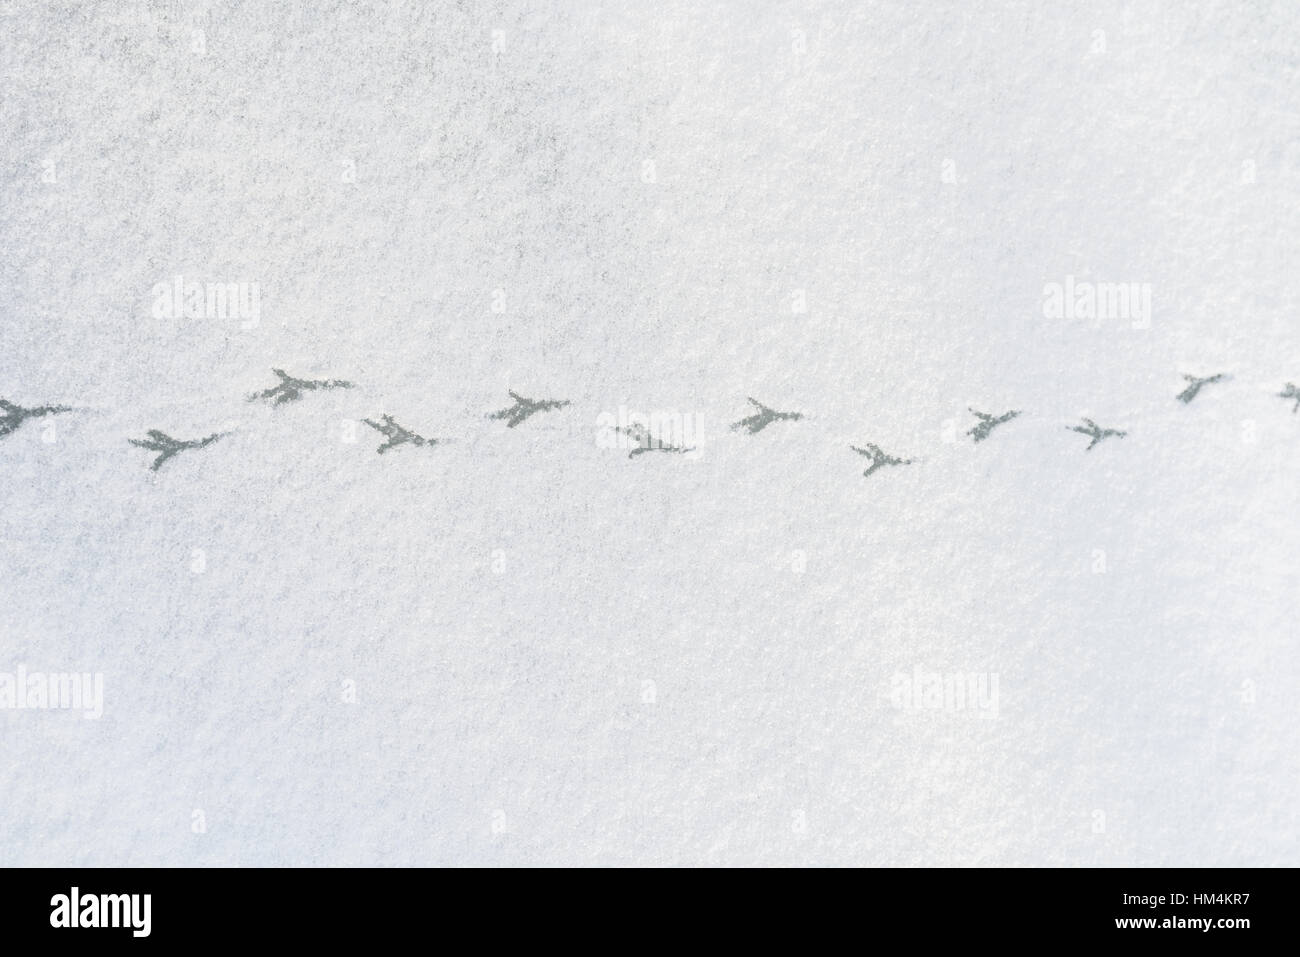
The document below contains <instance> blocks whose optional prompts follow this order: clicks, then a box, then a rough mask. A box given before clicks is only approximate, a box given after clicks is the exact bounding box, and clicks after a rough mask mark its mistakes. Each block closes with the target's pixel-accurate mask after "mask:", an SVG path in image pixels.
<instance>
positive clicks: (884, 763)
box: [0, 0, 1300, 866]
mask: <svg viewBox="0 0 1300 957" xmlns="http://www.w3.org/2000/svg"><path fill="white" fill-rule="evenodd" d="M1298 37H1300V8H1297V7H1296V6H1295V5H1294V4H1292V3H1286V2H1276V3H1268V2H1261V3H1253V2H1244V0H1242V2H1208V0H1203V2H1187V0H1179V2H1167V3H1150V4H1146V3H1143V4H1120V3H1107V2H1102V3H1096V4H1086V5H1069V4H1056V3H1047V2H1041V0H1040V2H1028V3H1026V2H1019V3H1018V2H1005V3H996V4H994V3H989V4H978V3H967V2H962V3H957V2H952V3H937V2H926V3H912V2H882V3H860V2H839V0H834V2H817V0H812V2H809V0H801V2H743V3H742V2H739V0H736V2H728V3H706V4H701V3H685V2H672V0H670V2H667V3H654V4H644V3H630V2H610V3H593V2H585V0H577V2H558V0H557V2H552V3H537V2H488V3H452V2H447V0H439V2H434V3H428V4H420V3H415V2H376V3H352V2H349V3H338V2H319V3H312V4H304V3H300V2H291V3H286V4H271V3H264V2H258V0H247V2H218V3H210V4H207V3H202V2H199V3H179V2H166V0H164V2H129V0H118V2H112V3H108V2H105V3H98V4H84V3H72V2H58V0H52V2H42V3H36V2H28V0H23V2H16V0H9V2H6V3H3V5H0V73H2V77H0V80H2V82H3V108H2V112H0V188H2V189H3V193H2V194H0V323H2V327H0V333H2V341H0V396H2V397H3V398H5V399H6V400H7V401H9V402H11V403H15V404H17V405H18V406H21V407H23V408H33V409H34V408H41V407H55V408H57V407H58V406H68V407H70V408H71V411H60V412H51V413H49V414H46V415H43V416H41V417H39V418H37V417H32V418H31V419H30V420H24V421H21V422H20V423H18V425H17V427H15V428H14V429H13V430H12V431H10V432H9V433H8V434H6V435H4V436H3V437H0V469H2V470H3V474H4V482H3V493H0V494H2V498H0V555H3V577H2V579H0V581H2V586H0V672H8V673H13V672H15V671H16V669H17V668H18V667H19V666H20V665H22V666H25V667H26V668H27V669H29V670H42V671H47V672H59V671H63V672H86V673H101V674H103V676H104V701H103V716H102V718H100V719H99V720H86V719H84V717H83V716H82V715H81V714H78V713H76V712H75V711H69V710H57V709H47V710H33V709H16V708H15V709H5V710H0V849H2V850H0V863H4V864H25V865H287V864H298V865H361V864H382V865H414V864H445V865H469V864H477V865H534V864H566V865H632V864H639V865H684V864H726V865H778V864H782V865H784V864H791V865H802V864H817V865H839V864H862V865H1112V864H1116V865H1140V866H1150V865H1280V864H1289V865H1297V864H1300V823H1298V821H1297V813H1298V811H1297V808H1300V748H1297V746H1296V742H1297V734H1298V732H1300V721H1298V720H1297V708H1298V704H1297V693H1298V692H1300V652H1298V651H1297V637H1298V635H1297V627H1298V625H1297V623H1298V622H1300V588H1298V586H1300V560H1298V559H1300V525H1298V523H1297V507H1298V506H1300V482H1298V481H1297V477H1298V476H1300V414H1296V413H1293V411H1292V405H1293V404H1294V403H1293V402H1291V401H1290V400H1288V399H1284V398H1282V397H1281V395H1282V393H1283V392H1284V390H1285V388H1286V384H1287V383H1288V382H1291V383H1295V382H1300V322H1298V319H1297V317H1300V247H1298V245H1297V227H1296V209H1297V208H1298V207H1300V40H1298V39H1297V38H1298ZM176 276H183V277H184V280H183V282H184V283H185V284H189V283H213V284H217V283H221V284H233V283H249V284H252V283H256V284H257V286H256V289H257V291H258V295H259V297H260V299H259V308H258V316H257V318H256V320H253V319H249V318H246V317H245V318H241V317H239V316H235V317H231V316H225V317H222V316H220V315H215V316H214V315H211V314H209V315H205V316H203V317H199V318H187V317H186V316H185V315H184V314H182V315H171V316H168V315H165V314H160V312H161V313H165V312H166V310H165V309H163V308H161V307H160V306H159V298H160V297H159V294H158V293H157V291H156V289H155V287H157V286H159V284H163V285H164V286H166V285H167V284H170V283H172V282H173V279H174V277H176ZM1067 277H1073V279H1072V280H1071V281H1072V282H1075V283H1109V282H1115V283H1120V282H1122V283H1135V284H1142V285H1145V286H1146V287H1148V288H1149V290H1150V295H1151V311H1150V316H1149V319H1148V320H1146V321H1143V320H1142V319H1141V317H1138V318H1137V319H1133V318H1130V317H1125V316H1120V317H1118V318H1115V317H1110V318H1105V319H1079V318H1073V319H1071V318H1048V317H1047V316H1046V315H1045V312H1047V311H1049V310H1046V309H1045V298H1046V294H1045V287H1047V286H1048V285H1049V284H1052V283H1058V284H1065V283H1066V282H1067ZM162 298H164V299H165V298H166V297H165V296H164V297H162ZM272 369H281V370H284V371H285V372H286V373H287V374H288V375H289V376H293V377H298V378H301V379H303V380H322V381H326V382H328V381H330V380H341V381H345V382H347V383H351V387H343V386H339V387H331V388H320V389H316V390H311V391H302V392H301V394H300V395H298V396H297V397H296V398H294V399H293V400H291V401H284V402H282V403H279V404H277V403H276V402H275V401H274V399H269V400H268V399H255V400H254V401H250V396H254V395H256V394H257V393H259V392H263V391H266V390H270V389H273V388H274V387H275V385H276V382H277V379H276V376H275V375H274V374H273V373H272V371H271V370H272ZM1220 373H1223V374H1225V378H1223V379H1222V380H1218V381H1215V382H1213V383H1210V384H1206V385H1205V386H1204V387H1203V388H1201V389H1200V390H1199V394H1197V395H1196V396H1195V397H1194V399H1193V400H1192V401H1181V400H1180V398H1179V396H1180V393H1182V391H1183V390H1184V389H1186V388H1187V387H1188V383H1189V382H1190V381H1191V380H1189V379H1186V378H1184V377H1185V376H1193V377H1197V378H1205V377H1210V376H1214V375H1218V374H1220ZM510 391H513V392H515V393H516V395H517V396H522V397H524V398H525V399H526V400H529V401H534V402H539V403H540V402H556V403H561V402H567V403H568V405H562V406H557V407H548V408H546V409H543V410H540V411H537V412H536V413H535V414H530V415H529V416H528V417H527V418H526V419H524V420H522V421H520V422H519V423H518V425H517V427H515V426H514V424H513V420H512V422H511V423H507V422H506V421H502V420H501V419H493V418H491V417H490V416H491V415H492V414H493V413H496V412H500V411H501V410H503V409H510V408H512V401H513V400H512V397H511V396H510V395H509V392H510ZM749 397H753V398H754V399H755V400H757V402H758V403H762V404H763V405H764V406H766V407H768V408H770V409H772V410H778V411H781V412H798V413H800V414H801V415H802V418H800V419H778V420H773V421H770V422H766V423H765V424H764V425H763V427H762V428H761V429H760V430H759V431H756V432H753V434H751V433H750V430H749V429H748V428H743V427H742V428H739V429H733V428H732V426H733V425H734V424H736V423H739V422H742V421H743V420H744V419H745V418H746V417H747V416H751V415H754V414H755V409H756V406H755V405H753V404H750V403H749V402H748V401H747V399H748V398H749ZM620 409H623V410H624V418H619V416H620ZM970 409H976V410H979V411H981V412H983V413H985V414H987V415H990V416H1001V415H1003V414H1004V413H1006V412H1008V411H1011V410H1018V411H1019V412H1020V414H1019V415H1018V416H1015V417H1013V418H1010V419H1008V420H1007V421H1004V422H1002V423H1000V424H998V425H997V426H996V428H994V429H992V430H991V431H990V432H989V434H988V435H987V437H986V438H985V439H984V440H983V441H980V442H978V443H976V442H975V441H974V440H973V439H972V437H971V435H970V434H969V430H971V429H972V428H973V427H976V426H977V425H978V423H979V422H980V420H979V419H976V417H975V416H974V415H973V414H972V413H971V411H970ZM627 410H631V411H639V412H643V413H647V414H648V413H667V412H672V411H676V412H679V413H682V414H684V415H688V416H690V417H691V418H690V419H689V421H690V422H691V423H692V424H693V425H695V426H698V428H694V429H693V430H692V433H691V434H690V435H689V436H688V438H689V439H690V440H691V441H689V442H684V443H678V444H677V446H675V447H674V449H675V450H678V449H679V450H683V451H684V450H685V449H686V448H687V447H691V448H693V449H694V451H691V452H686V453H685V454H675V455H632V454H630V453H629V448H630V449H632V450H635V448H636V446H635V445H631V444H630V443H629V442H628V441H627V437H628V435H629V434H632V435H635V434H639V433H637V429H636V428H635V420H628V419H627V418H626V412H627ZM383 416H390V417H391V419H384V418H383ZM602 416H603V418H602ZM366 419H369V420H371V422H372V423H374V427H373V428H372V427H371V426H368V425H367V424H366V423H365V421H364V420H366ZM1085 419H1088V420H1092V421H1093V422H1095V423H1096V424H1097V426H1098V427H1099V428H1102V429H1115V430H1118V431H1123V432H1125V433H1127V434H1126V435H1124V436H1123V437H1113V436H1112V437H1108V438H1106V439H1105V440H1104V441H1101V442H1098V443H1097V444H1096V446H1095V447H1093V448H1091V449H1090V450H1086V449H1087V447H1088V441H1087V438H1086V436H1085V435H1079V434H1075V433H1074V432H1072V431H1071V429H1072V428H1075V427H1082V426H1081V423H1082V422H1084V420H1085ZM390 422H391V423H392V424H394V426H395V427H397V424H400V429H401V430H402V432H401V433H399V432H397V431H394V432H391V433H389V432H385V433H384V434H381V432H380V431H376V429H380V427H381V426H382V425H387V424H389V423H390ZM629 422H631V424H629ZM613 427H618V428H625V427H626V428H627V430H628V431H627V432H622V431H620V432H614V431H613ZM150 430H156V431H158V432H159V433H161V434H162V435H163V437H164V438H166V439H169V440H175V441H176V442H180V443H192V444H191V445H189V446H186V447H184V448H182V449H181V450H180V451H179V454H176V455H174V456H173V457H170V458H168V459H167V460H166V461H165V462H164V463H163V464H162V466H161V467H160V468H159V469H158V470H157V471H153V470H151V469H150V465H151V463H152V462H153V460H154V458H155V455H154V453H153V452H152V451H149V450H147V449H142V448H139V447H136V446H133V445H132V444H131V443H130V440H132V439H134V440H138V441H148V440H147V439H145V437H146V436H148V435H149V433H150ZM406 432H409V434H411V435H414V436H416V437H418V438H424V439H427V440H428V441H427V442H425V443H424V444H422V445H421V444H419V443H416V442H414V441H413V440H410V441H406V440H404V441H403V442H402V443H401V444H398V445H395V446H392V447H390V448H388V449H387V450H386V452H385V454H382V455H379V454H376V451H377V448H378V447H379V446H380V445H382V444H384V439H385V435H387V436H388V437H389V438H390V439H391V438H394V437H399V438H400V436H401V435H402V434H405V433H406ZM214 435H220V439H219V440H213V441H212V442H210V443H209V444H207V445H205V446H200V445H198V443H200V442H202V440H204V439H206V438H207V437H209V436H214ZM611 437H613V438H615V439H618V440H620V442H619V443H614V442H611V441H609V439H610V438H611ZM435 440H436V441H435ZM611 445H614V446H615V447H610V446H611ZM854 447H856V448H857V449H865V450H868V453H863V454H870V455H874V454H875V453H870V452H869V450H870V449H872V448H874V449H875V450H876V452H879V453H880V454H881V455H884V456H887V457H889V458H895V459H898V460H900V461H899V463H898V464H897V465H896V466H893V467H888V468H879V469H878V470H876V471H873V472H872V474H870V475H868V476H864V474H863V473H864V469H866V468H869V467H870V466H871V463H872V459H871V458H864V457H863V454H860V453H859V452H857V451H855V450H854ZM917 669H923V670H924V674H941V675H960V676H968V677H971V680H972V681H976V680H978V681H979V682H982V683H983V684H982V687H984V688H985V689H986V690H988V689H989V688H992V687H995V688H996V690H997V696H996V707H995V708H990V707H987V704H988V702H987V701H985V702H983V703H982V704H981V703H980V702H979V701H978V700H976V701H975V702H974V703H972V702H971V701H967V702H966V704H965V706H964V707H959V706H957V704H953V705H952V706H951V707H948V706H945V707H932V706H929V705H926V704H924V703H923V696H922V695H920V694H917V695H915V696H911V697H908V696H904V697H901V698H900V696H899V688H900V685H899V684H898V682H899V681H900V680H903V681H904V685H903V687H904V688H907V687H911V688H912V690H913V691H916V690H919V689H920V688H921V687H922V684H924V682H925V681H926V680H928V679H924V678H922V679H921V683H914V686H908V685H907V684H906V681H907V680H913V681H914V682H915V676H916V675H918V671H917ZM899 676H903V678H902V679H900V677H899ZM994 681H996V684H994ZM925 686H926V687H929V685H925Z"/></svg>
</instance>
